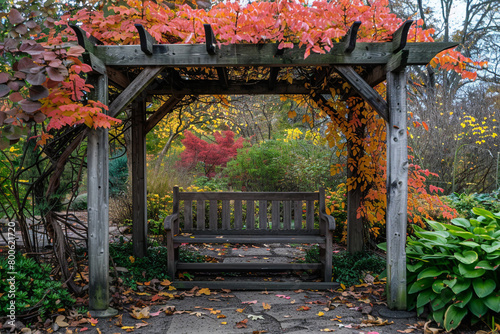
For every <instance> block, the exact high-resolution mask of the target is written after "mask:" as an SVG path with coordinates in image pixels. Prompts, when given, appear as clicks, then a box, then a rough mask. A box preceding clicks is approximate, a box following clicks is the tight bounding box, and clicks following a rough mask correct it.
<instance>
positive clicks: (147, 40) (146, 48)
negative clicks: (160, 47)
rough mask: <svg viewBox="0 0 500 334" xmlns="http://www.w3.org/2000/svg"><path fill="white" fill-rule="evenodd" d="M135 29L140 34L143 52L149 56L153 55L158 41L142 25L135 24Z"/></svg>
mask: <svg viewBox="0 0 500 334" xmlns="http://www.w3.org/2000/svg"><path fill="white" fill-rule="evenodd" d="M134 26H135V28H136V29H137V31H138V32H139V38H140V40H141V51H142V52H144V53H145V54H147V55H152V54H153V44H158V43H157V42H156V39H155V38H154V37H153V36H151V35H150V34H149V33H148V32H147V30H146V29H144V27H143V26H142V24H134Z"/></svg>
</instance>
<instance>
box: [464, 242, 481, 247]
mask: <svg viewBox="0 0 500 334" xmlns="http://www.w3.org/2000/svg"><path fill="white" fill-rule="evenodd" d="M459 245H462V246H467V247H470V248H476V247H479V246H481V247H482V246H483V245H479V244H478V243H477V242H474V241H462V242H460V243H459Z"/></svg>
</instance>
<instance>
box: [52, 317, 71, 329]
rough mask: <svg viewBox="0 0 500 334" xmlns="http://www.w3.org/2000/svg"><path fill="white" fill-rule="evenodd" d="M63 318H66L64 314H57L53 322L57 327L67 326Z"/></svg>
mask: <svg viewBox="0 0 500 334" xmlns="http://www.w3.org/2000/svg"><path fill="white" fill-rule="evenodd" d="M64 319H66V317H65V316H64V315H59V316H57V318H56V321H55V323H56V324H57V325H58V326H59V327H68V326H69V324H68V323H67V322H66V321H64Z"/></svg>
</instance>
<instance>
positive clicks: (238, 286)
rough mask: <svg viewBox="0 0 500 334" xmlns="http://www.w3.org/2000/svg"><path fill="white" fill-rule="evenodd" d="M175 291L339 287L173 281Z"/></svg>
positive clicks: (331, 285)
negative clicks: (196, 288)
mask: <svg viewBox="0 0 500 334" xmlns="http://www.w3.org/2000/svg"><path fill="white" fill-rule="evenodd" d="M172 285H173V286H175V287H176V288H177V289H192V288H194V287H199V288H209V289H213V290H217V289H230V290H256V291H264V290H298V289H302V290H307V289H310V290H331V289H336V288H338V287H339V286H340V284H339V283H334V282H254V281H222V282H220V281H174V282H173V283H172Z"/></svg>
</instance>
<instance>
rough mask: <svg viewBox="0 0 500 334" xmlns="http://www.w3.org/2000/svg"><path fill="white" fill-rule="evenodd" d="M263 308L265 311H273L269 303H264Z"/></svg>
mask: <svg viewBox="0 0 500 334" xmlns="http://www.w3.org/2000/svg"><path fill="white" fill-rule="evenodd" d="M262 307H263V308H264V310H270V309H271V305H269V304H268V303H262Z"/></svg>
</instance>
